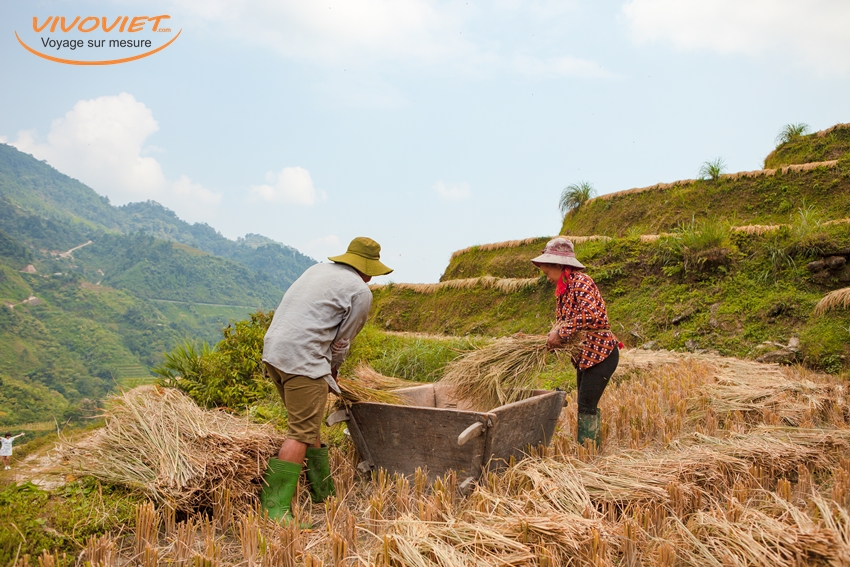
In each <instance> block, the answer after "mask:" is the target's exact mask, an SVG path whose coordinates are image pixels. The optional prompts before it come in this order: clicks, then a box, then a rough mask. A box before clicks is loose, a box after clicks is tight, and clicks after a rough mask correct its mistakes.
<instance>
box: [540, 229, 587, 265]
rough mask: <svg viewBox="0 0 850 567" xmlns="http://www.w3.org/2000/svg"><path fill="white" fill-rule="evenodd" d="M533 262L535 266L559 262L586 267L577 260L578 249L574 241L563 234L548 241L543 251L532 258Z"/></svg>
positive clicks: (560, 263)
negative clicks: (576, 249) (574, 245)
mask: <svg viewBox="0 0 850 567" xmlns="http://www.w3.org/2000/svg"><path fill="white" fill-rule="evenodd" d="M531 263H532V264H534V265H535V266H536V265H538V264H558V265H561V266H572V267H573V268H577V269H579V270H583V269H585V268H584V264H582V263H581V262H579V261H578V260H576V251H575V248H574V247H573V243H572V241H571V240H570V239H569V238H564V237H563V236H556V237H555V238H553V239H552V240H550V241H549V242H547V243H546V248H544V249H543V253H542V254H541V255H540V256H538V257H536V258H532V259H531Z"/></svg>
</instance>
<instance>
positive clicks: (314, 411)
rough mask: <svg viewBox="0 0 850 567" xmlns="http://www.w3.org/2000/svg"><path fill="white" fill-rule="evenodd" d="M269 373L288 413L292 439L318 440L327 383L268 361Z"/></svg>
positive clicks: (309, 442) (325, 403)
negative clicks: (290, 371)
mask: <svg viewBox="0 0 850 567" xmlns="http://www.w3.org/2000/svg"><path fill="white" fill-rule="evenodd" d="M265 364H266V374H267V375H268V376H269V378H271V379H272V382H274V385H275V386H276V387H277V391H278V393H279V394H280V399H282V400H283V405H284V407H286V411H287V413H288V414H289V439H295V440H296V441H300V442H301V443H306V444H308V445H312V444H313V443H315V442H316V440H317V439H319V432H320V430H321V427H322V419H323V418H324V417H325V406H326V405H327V403H328V383H327V382H325V381H324V380H323V379H322V378H308V377H307V376H298V375H296V374H287V373H286V372H281V371H280V370H278V369H277V368H275V367H274V366H272V365H271V364H269V363H268V362H267V363H265Z"/></svg>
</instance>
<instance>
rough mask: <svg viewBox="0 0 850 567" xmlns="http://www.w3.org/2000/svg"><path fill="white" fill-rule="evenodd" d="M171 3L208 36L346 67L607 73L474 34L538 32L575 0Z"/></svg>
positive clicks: (572, 6) (574, 60) (370, 103)
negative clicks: (496, 29)
mask: <svg viewBox="0 0 850 567" xmlns="http://www.w3.org/2000/svg"><path fill="white" fill-rule="evenodd" d="M171 2H172V6H173V8H174V10H175V12H177V13H181V14H182V17H183V18H184V19H191V20H193V21H194V22H195V25H203V26H208V27H209V28H210V29H211V33H216V34H226V35H229V36H231V37H235V38H237V39H239V40H240V41H244V42H246V43H249V44H252V45H258V46H260V47H263V48H266V49H271V50H273V51H274V52H275V53H277V54H278V55H280V56H282V57H285V58H289V59H296V60H305V61H309V62H311V63H318V64H321V65H332V66H343V65H344V66H345V67H347V68H348V70H349V71H350V70H351V68H357V69H360V70H363V69H367V68H379V69H380V68H382V66H381V65H382V64H384V63H398V62H403V63H406V64H414V65H438V66H439V67H437V68H438V69H439V72H440V73H445V72H455V73H459V74H462V75H464V76H468V75H470V74H471V75H479V74H485V75H486V74H491V73H493V72H505V71H507V72H511V73H516V72H519V73H522V74H534V75H536V76H546V77H560V76H576V77H600V76H607V74H606V73H604V72H600V70H599V65H598V64H597V63H594V62H592V61H585V60H582V59H579V58H575V57H572V56H569V55H566V54H562V55H560V56H557V55H555V56H553V55H552V54H551V49H550V47H547V48H546V51H547V55H546V56H545V57H536V58H535V56H534V54H529V55H527V56H525V58H527V59H528V61H523V57H519V61H517V60H516V59H517V54H518V53H519V51H518V50H517V48H515V47H514V46H512V45H511V44H510V42H509V41H508V42H505V41H496V42H494V41H493V40H492V38H491V37H489V35H488V37H481V36H479V35H478V34H476V30H477V29H482V28H484V29H491V28H492V25H493V24H494V22H500V23H501V25H511V26H515V24H516V22H517V21H525V23H527V24H528V25H529V26H532V27H534V28H535V29H537V28H539V27H540V25H541V22H545V23H547V25H548V26H549V27H552V28H553V29H556V28H557V25H555V24H553V23H552V22H553V21H555V20H556V19H558V18H566V17H571V16H572V15H573V14H574V13H575V11H576V6H577V5H578V3H577V2H576V1H574V0H570V1H561V0H544V1H534V2H532V1H522V2H521V1H519V0H506V1H504V2H499V3H497V4H495V5H492V6H485V7H480V6H476V5H475V4H473V5H472V6H470V5H469V3H465V2H439V1H436V0H326V1H325V2H304V1H293V0H240V1H238V2H237V1H226V0H171ZM505 22H508V23H507V24H505ZM496 25H500V24H499V23H497V24H496ZM558 37H560V36H558ZM535 61H536V62H535ZM367 80H370V81H376V82H378V83H380V80H376V79H367ZM362 90H363V94H365V95H367V99H368V101H367V102H368V104H367V106H375V105H380V104H381V100H374V101H373V100H372V98H373V97H372V96H369V95H370V92H369V91H370V90H373V89H362ZM378 98H379V99H380V98H381V97H378ZM352 102H355V103H356V102H357V101H352ZM391 102H395V100H393V101H391Z"/></svg>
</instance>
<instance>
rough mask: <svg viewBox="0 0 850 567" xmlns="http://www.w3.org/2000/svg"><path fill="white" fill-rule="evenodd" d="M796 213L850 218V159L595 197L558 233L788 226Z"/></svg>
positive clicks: (568, 218)
mask: <svg viewBox="0 0 850 567" xmlns="http://www.w3.org/2000/svg"><path fill="white" fill-rule="evenodd" d="M800 208H811V209H813V210H814V211H816V212H817V214H818V215H819V216H821V217H822V218H824V219H839V218H845V217H847V216H850V157H848V156H847V155H845V156H844V157H842V158H841V159H840V160H839V163H838V165H837V166H835V167H819V168H816V169H813V170H811V171H787V172H784V173H783V172H782V171H777V172H776V173H775V174H774V175H757V176H753V177H735V176H726V177H722V178H720V179H719V180H718V181H711V180H702V181H701V180H697V181H695V182H692V183H687V184H684V185H677V186H672V187H670V186H662V187H657V188H652V189H648V190H644V191H639V192H624V193H621V194H612V195H604V196H602V197H597V198H596V199H593V200H591V201H588V202H587V203H586V204H584V205H583V206H581V207H580V208H578V209H577V210H575V211H573V212H571V213H568V214H567V215H566V216H565V217H564V221H563V224H562V226H561V232H560V233H561V234H572V235H590V234H605V235H608V236H625V235H628V234H632V235H637V234H657V233H659V232H665V231H670V230H672V229H674V228H676V227H677V226H678V225H679V224H681V223H683V222H688V221H690V220H691V219H696V220H702V219H723V220H726V221H728V222H730V223H731V224H734V225H748V224H782V223H788V222H790V220H791V217H792V216H793V215H794V214H795V213H796V211H798V210H799V209H800Z"/></svg>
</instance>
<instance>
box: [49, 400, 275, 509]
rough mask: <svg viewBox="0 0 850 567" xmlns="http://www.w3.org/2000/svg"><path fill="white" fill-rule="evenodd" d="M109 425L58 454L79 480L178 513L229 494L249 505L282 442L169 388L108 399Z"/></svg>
mask: <svg viewBox="0 0 850 567" xmlns="http://www.w3.org/2000/svg"><path fill="white" fill-rule="evenodd" d="M105 418H106V425H105V426H104V427H103V428H102V429H100V430H99V431H98V432H97V433H96V434H95V435H94V436H93V437H92V438H90V439H89V440H87V441H85V442H83V443H80V444H77V445H71V446H67V447H64V448H63V456H64V457H65V458H66V459H67V462H68V466H69V467H70V468H71V469H72V470H73V472H75V473H77V474H84V475H91V476H94V477H96V478H99V479H101V480H104V481H107V482H110V483H113V484H119V485H124V486H128V487H131V488H134V489H138V490H140V491H142V492H143V493H145V494H147V495H148V496H149V497H150V498H152V499H153V500H155V501H158V502H169V503H171V505H173V506H176V507H177V508H179V509H182V510H192V509H196V508H198V507H204V506H212V505H213V495H214V494H215V493H216V492H217V491H220V489H223V488H224V489H227V490H228V491H229V494H230V497H231V498H232V499H233V500H243V499H250V498H251V497H252V495H254V494H256V493H257V492H258V491H259V484H260V482H261V478H262V475H263V473H264V472H265V469H266V465H267V462H268V459H269V457H271V456H273V455H274V454H276V453H277V452H278V450H279V449H280V446H281V443H282V442H283V437H282V436H281V435H279V434H278V433H276V432H275V430H274V428H273V427H272V426H271V425H258V424H256V423H252V422H250V421H249V420H247V419H244V418H240V417H236V416H233V415H231V414H229V413H226V412H223V411H209V410H204V409H202V408H200V407H198V406H197V405H196V404H195V402H194V401H192V399H191V398H189V397H188V396H186V395H185V394H183V393H181V392H180V391H178V390H176V389H174V388H162V387H157V386H139V387H138V388H134V389H132V390H130V391H129V392H126V393H125V394H124V395H121V396H116V397H113V398H111V399H109V400H108V401H107V410H106V414H105Z"/></svg>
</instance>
